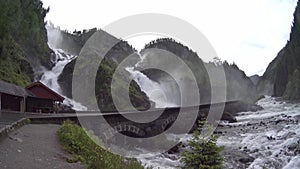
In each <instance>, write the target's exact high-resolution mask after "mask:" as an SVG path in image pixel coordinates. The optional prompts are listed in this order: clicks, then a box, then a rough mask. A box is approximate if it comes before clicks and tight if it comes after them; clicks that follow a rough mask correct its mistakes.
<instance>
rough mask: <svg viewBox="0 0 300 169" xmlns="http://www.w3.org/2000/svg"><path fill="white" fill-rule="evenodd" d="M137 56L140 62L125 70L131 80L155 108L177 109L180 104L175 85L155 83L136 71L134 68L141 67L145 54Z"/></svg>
mask: <svg viewBox="0 0 300 169" xmlns="http://www.w3.org/2000/svg"><path fill="white" fill-rule="evenodd" d="M137 54H138V55H139V56H140V61H139V62H137V63H136V64H135V66H134V67H127V68H126V70H127V71H128V72H129V73H130V74H131V76H132V78H133V80H134V81H135V82H136V83H137V84H138V85H139V87H140V88H141V90H142V91H143V92H145V93H146V95H147V96H148V97H149V100H151V101H153V102H154V103H155V107H156V108H165V107H177V106H178V105H179V103H180V97H178V95H179V94H178V93H177V91H178V90H177V89H176V87H177V86H176V84H175V85H174V84H173V83H172V82H170V83H169V82H166V83H164V84H162V83H158V82H155V81H153V80H151V79H150V78H148V77H147V76H146V75H145V74H143V73H142V72H140V71H139V70H136V69H135V68H136V67H138V66H140V65H142V64H143V61H144V60H146V57H147V54H144V55H140V54H139V53H137ZM176 94H177V95H176ZM175 95H176V96H175ZM174 96H175V97H174ZM178 98H179V99H178Z"/></svg>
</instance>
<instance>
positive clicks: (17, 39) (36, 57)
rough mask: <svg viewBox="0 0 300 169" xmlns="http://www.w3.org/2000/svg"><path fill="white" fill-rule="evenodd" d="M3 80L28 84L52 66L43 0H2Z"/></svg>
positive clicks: (0, 57) (0, 73) (0, 59)
mask: <svg viewBox="0 0 300 169" xmlns="http://www.w3.org/2000/svg"><path fill="white" fill-rule="evenodd" d="M0 11H1V13H0V80H4V81H7V82H11V83H14V84H17V85H21V86H26V85H28V84H29V83H30V82H32V81H33V80H34V78H37V77H38V76H40V73H39V72H40V70H41V67H42V66H43V67H45V68H50V67H51V66H52V65H51V62H50V59H49V58H50V55H51V50H50V49H49V47H48V45H47V32H46V29H45V23H44V18H45V16H46V14H47V12H48V11H49V9H44V8H43V4H42V2H41V1H40V0H9V1H7V0H0Z"/></svg>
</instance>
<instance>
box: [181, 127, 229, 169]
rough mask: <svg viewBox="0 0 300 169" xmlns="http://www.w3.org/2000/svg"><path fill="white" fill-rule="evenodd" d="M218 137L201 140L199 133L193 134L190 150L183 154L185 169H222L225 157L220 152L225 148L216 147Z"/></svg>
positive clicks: (182, 160)
mask: <svg viewBox="0 0 300 169" xmlns="http://www.w3.org/2000/svg"><path fill="white" fill-rule="evenodd" d="M216 141H217V137H216V136H211V137H210V138H209V139H204V138H200V133H199V131H198V130H197V131H195V132H194V133H193V138H192V140H190V141H189V146H190V150H189V151H185V152H183V154H182V159H181V162H182V163H183V165H184V166H183V167H182V168H183V169H221V168H222V163H223V157H222V156H221V155H220V152H221V151H222V150H223V147H218V146H217V145H216Z"/></svg>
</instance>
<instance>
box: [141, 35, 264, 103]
mask: <svg viewBox="0 0 300 169" xmlns="http://www.w3.org/2000/svg"><path fill="white" fill-rule="evenodd" d="M151 48H157V49H162V50H165V51H168V52H171V53H173V54H175V55H176V56H179V57H180V58H181V59H182V61H184V62H185V64H186V65H187V66H188V67H189V68H190V69H191V71H192V72H193V74H194V76H195V78H196V80H197V84H198V87H199V92H200V97H201V102H202V103H207V102H210V97H211V93H210V92H211V86H213V87H214V88H215V89H218V88H220V86H222V85H224V83H225V82H226V84H227V85H226V88H227V90H226V97H227V100H239V101H243V102H245V103H254V102H255V101H256V99H257V98H258V95H257V92H256V87H255V85H254V84H253V82H252V81H251V79H250V78H249V77H247V76H246V74H245V73H244V72H243V71H242V70H240V69H239V68H238V67H237V65H235V64H228V63H227V62H226V61H224V62H222V61H220V60H219V59H218V58H215V59H216V61H215V62H210V63H205V62H203V61H202V59H201V58H200V57H199V56H198V55H197V53H196V52H194V51H192V50H191V49H189V48H188V47H187V46H184V45H182V44H181V43H179V42H176V41H175V40H173V39H170V38H162V39H157V40H155V41H152V42H150V43H149V44H147V45H145V48H144V49H143V50H142V51H141V54H142V55H143V54H144V53H145V52H146V51H147V49H151ZM163 56H164V55H162V56H161V57H163ZM147 57H149V56H147ZM143 62H144V64H147V59H144V61H143ZM222 68H223V70H224V73H225V77H226V81H225V82H220V81H214V82H212V84H211V82H210V77H209V75H208V71H209V72H211V73H212V74H211V75H210V76H215V77H219V73H220V71H222ZM173 69H174V70H175V71H176V65H174V68H173ZM143 73H144V74H146V75H147V76H148V77H149V78H150V79H152V80H154V81H157V82H158V83H160V84H162V83H164V82H163V79H165V78H166V77H167V76H168V75H167V74H166V73H164V72H162V71H159V70H154V69H150V70H144V71H143ZM214 79H219V78H214ZM172 93H174V91H173V92H172Z"/></svg>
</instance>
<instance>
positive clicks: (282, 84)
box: [258, 1, 300, 100]
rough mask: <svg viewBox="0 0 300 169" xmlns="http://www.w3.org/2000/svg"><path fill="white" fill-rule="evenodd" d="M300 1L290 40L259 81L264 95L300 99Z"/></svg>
mask: <svg viewBox="0 0 300 169" xmlns="http://www.w3.org/2000/svg"><path fill="white" fill-rule="evenodd" d="M299 19H300V1H298V3H297V7H296V10H295V12H294V22H293V26H292V28H291V33H290V40H289V41H288V42H287V44H286V46H285V47H284V48H283V49H282V50H281V51H280V52H279V53H278V55H277V57H276V58H275V59H274V60H273V61H272V62H271V63H270V64H269V66H268V68H267V70H266V72H265V73H264V75H263V76H262V79H261V80H260V81H259V84H258V90H259V91H260V92H261V93H262V94H268V95H273V96H277V97H280V96H283V97H284V98H285V99H289V100H299V99H300V82H299V81H300V76H299V70H300V22H299Z"/></svg>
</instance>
